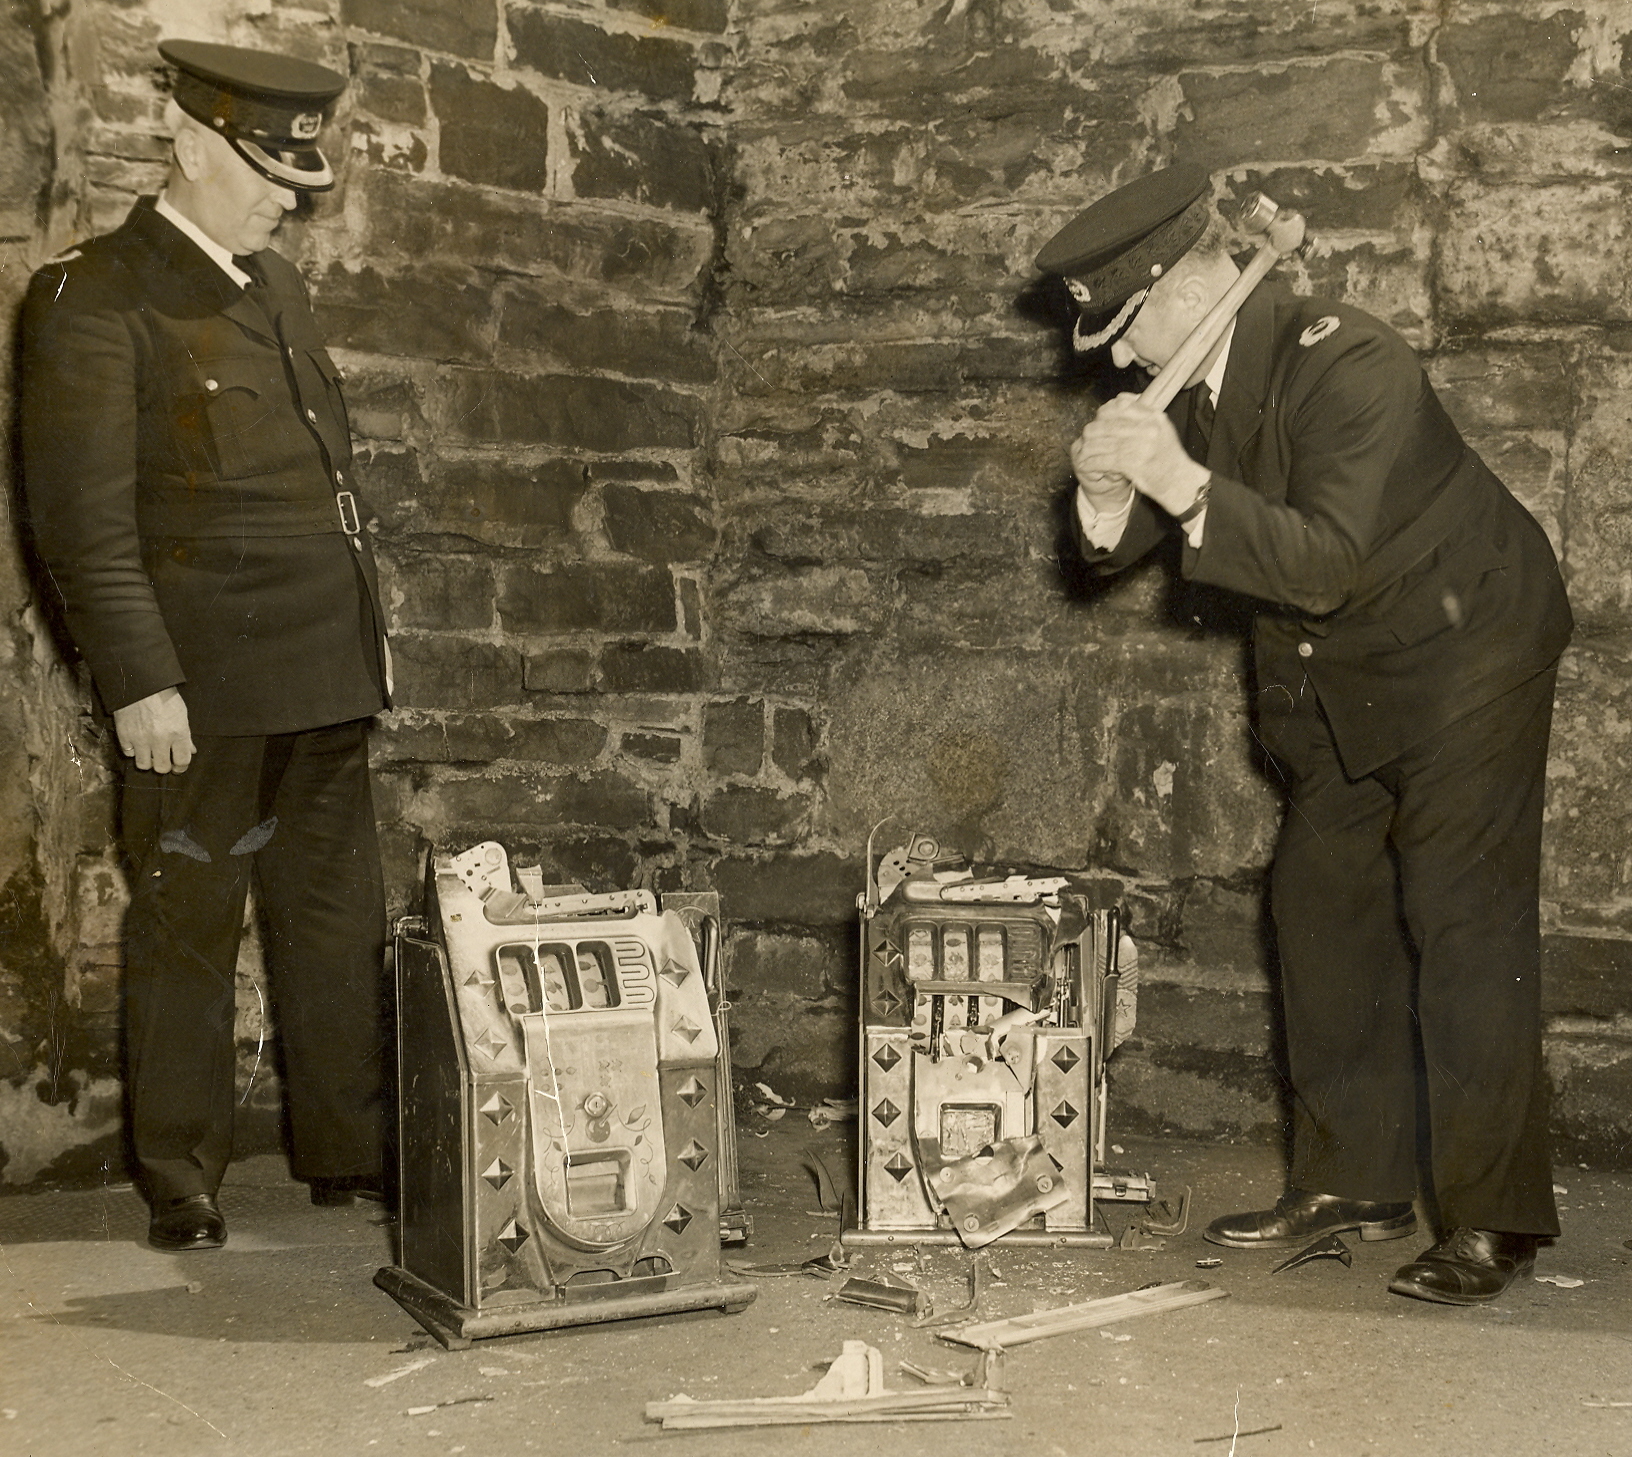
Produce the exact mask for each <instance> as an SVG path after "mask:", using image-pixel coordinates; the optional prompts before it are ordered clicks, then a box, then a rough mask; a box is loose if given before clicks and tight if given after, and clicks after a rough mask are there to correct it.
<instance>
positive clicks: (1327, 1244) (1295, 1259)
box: [1269, 1234, 1354, 1275]
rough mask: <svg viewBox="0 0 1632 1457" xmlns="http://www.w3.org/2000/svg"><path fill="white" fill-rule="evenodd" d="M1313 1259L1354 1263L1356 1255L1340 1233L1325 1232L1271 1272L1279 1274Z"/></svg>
mask: <svg viewBox="0 0 1632 1457" xmlns="http://www.w3.org/2000/svg"><path fill="white" fill-rule="evenodd" d="M1311 1260H1342V1261H1343V1263H1344V1264H1345V1265H1352V1264H1353V1263H1354V1256H1353V1255H1352V1254H1351V1253H1350V1252H1349V1247H1348V1246H1347V1245H1346V1244H1344V1243H1343V1236H1342V1235H1339V1234H1323V1235H1322V1236H1321V1237H1320V1238H1319V1239H1317V1240H1315V1241H1314V1242H1313V1243H1312V1244H1307V1245H1305V1246H1304V1247H1303V1248H1302V1249H1301V1250H1299V1251H1298V1252H1297V1254H1295V1255H1289V1256H1288V1257H1287V1258H1286V1259H1284V1260H1282V1261H1281V1263H1280V1264H1278V1265H1277V1266H1276V1267H1275V1268H1274V1269H1273V1270H1271V1271H1270V1272H1269V1273H1270V1274H1271V1275H1279V1274H1280V1273H1281V1271H1282V1270H1293V1269H1296V1268H1297V1267H1298V1266H1299V1265H1307V1264H1308V1263H1309V1262H1310V1261H1311Z"/></svg>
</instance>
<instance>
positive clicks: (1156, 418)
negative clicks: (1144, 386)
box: [1071, 395, 1208, 516]
mask: <svg viewBox="0 0 1632 1457" xmlns="http://www.w3.org/2000/svg"><path fill="white" fill-rule="evenodd" d="M1071 468H1072V469H1073V470H1074V471H1075V472H1076V476H1077V483H1078V484H1079V485H1080V486H1081V487H1082V489H1083V492H1084V494H1086V495H1087V496H1088V499H1089V500H1090V501H1092V502H1093V503H1094V505H1095V507H1096V508H1097V509H1099V510H1102V511H1103V510H1107V509H1112V510H1114V509H1116V508H1117V507H1119V506H1121V504H1122V503H1123V502H1124V501H1126V500H1127V486H1126V485H1124V484H1122V482H1124V481H1126V482H1128V483H1131V484H1132V486H1133V488H1134V489H1135V490H1136V491H1138V492H1139V493H1140V494H1141V495H1144V496H1148V497H1150V499H1151V500H1152V501H1154V502H1155V503H1156V504H1157V505H1158V506H1160V507H1162V509H1163V510H1165V511H1170V512H1172V513H1173V514H1174V515H1175V516H1177V515H1178V514H1179V512H1181V511H1183V510H1184V509H1185V508H1186V507H1187V506H1189V504H1190V503H1191V502H1192V501H1194V500H1195V498H1196V493H1197V492H1198V491H1200V490H1201V488H1202V486H1203V485H1204V484H1206V481H1207V478H1208V472H1207V467H1206V466H1204V465H1202V464H1201V463H1200V462H1199V461H1194V460H1191V459H1190V457H1189V456H1188V455H1187V454H1186V453H1185V449H1184V446H1183V445H1181V444H1180V443H1179V433H1178V431H1177V430H1175V429H1174V428H1173V422H1172V421H1171V420H1169V419H1168V418H1167V416H1166V415H1164V414H1162V413H1161V411H1159V410H1152V409H1151V408H1150V407H1149V406H1148V405H1146V404H1144V403H1143V402H1142V401H1141V399H1140V397H1139V396H1138V395H1118V396H1117V397H1116V398H1115V399H1114V400H1111V401H1109V402H1107V403H1106V404H1105V405H1103V406H1102V407H1101V408H1100V411H1099V413H1098V414H1097V415H1096V416H1094V418H1093V419H1092V420H1090V421H1089V422H1088V423H1087V424H1086V425H1084V426H1083V427H1082V434H1080V435H1079V436H1078V437H1077V438H1076V440H1075V441H1074V442H1073V443H1072V446H1071ZM1105 477H1110V478H1111V480H1109V481H1106V480H1104V478H1105ZM1090 482H1094V484H1090ZM1101 496H1103V497H1104V499H1105V502H1106V504H1104V505H1102V504H1101V502H1100V497H1101Z"/></svg>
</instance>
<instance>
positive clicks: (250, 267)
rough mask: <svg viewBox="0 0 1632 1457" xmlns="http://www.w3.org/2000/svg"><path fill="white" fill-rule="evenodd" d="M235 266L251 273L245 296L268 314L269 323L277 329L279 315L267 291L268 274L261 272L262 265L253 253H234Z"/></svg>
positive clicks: (245, 288) (263, 312)
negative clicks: (277, 315) (276, 313)
mask: <svg viewBox="0 0 1632 1457" xmlns="http://www.w3.org/2000/svg"><path fill="white" fill-rule="evenodd" d="M232 262H233V266H234V267H236V268H239V269H241V270H242V271H243V272H245V273H247V274H248V275H249V282H248V283H246V284H245V285H244V297H245V298H247V299H248V300H249V301H250V302H251V303H252V304H254V305H255V306H256V307H257V308H258V309H260V311H261V313H262V314H264V315H265V316H266V321H267V323H269V324H271V325H272V327H273V330H274V331H276V329H277V323H278V321H277V317H276V315H275V313H274V312H273V308H272V300H271V298H270V296H269V295H268V294H267V291H266V275H265V274H263V273H262V272H261V265H260V264H259V263H257V262H256V261H255V255H254V254H252V253H241V254H234V255H233V259H232Z"/></svg>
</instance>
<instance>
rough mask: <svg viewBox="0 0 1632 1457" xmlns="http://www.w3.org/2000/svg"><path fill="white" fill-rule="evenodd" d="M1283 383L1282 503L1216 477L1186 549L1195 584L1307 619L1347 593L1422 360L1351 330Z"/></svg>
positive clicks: (1375, 526) (1387, 479) (1381, 498)
mask: <svg viewBox="0 0 1632 1457" xmlns="http://www.w3.org/2000/svg"><path fill="white" fill-rule="evenodd" d="M1319 347H1320V348H1321V350H1322V351H1323V354H1321V355H1313V354H1312V355H1311V356H1310V357H1309V359H1307V360H1306V361H1303V362H1302V365H1301V368H1300V369H1299V370H1298V371H1297V373H1296V374H1295V375H1294V376H1293V377H1292V379H1291V380H1290V381H1289V383H1288V386H1287V399H1286V401H1285V403H1284V404H1283V406H1282V408H1283V409H1285V410H1287V411H1289V412H1290V413H1289V414H1288V416H1287V419H1288V426H1289V434H1290V437H1291V457H1290V466H1289V472H1288V477H1287V486H1286V497H1285V500H1284V501H1280V500H1272V499H1270V498H1269V497H1268V496H1265V495H1262V494H1260V493H1259V492H1257V491H1255V490H1252V489H1250V488H1249V487H1248V486H1247V485H1244V484H1242V483H1241V482H1240V481H1235V480H1231V479H1229V478H1228V477H1224V476H1221V475H1218V474H1217V473H1215V475H1214V477H1213V481H1212V489H1211V494H1210V496H1209V498H1208V503H1207V529H1206V532H1205V534H1204V536H1203V539H1202V542H1201V545H1200V547H1199V548H1192V549H1190V550H1187V551H1186V552H1185V563H1184V570H1185V572H1186V574H1187V575H1188V576H1190V577H1191V578H1193V579H1194V580H1196V581H1200V582H1206V583H1208V584H1210V585H1212V586H1216V587H1227V588H1230V589H1231V590H1233V591H1236V592H1242V593H1245V594H1247V595H1248V596H1251V597H1257V598H1259V599H1260V600H1262V601H1266V602H1278V603H1282V604H1285V605H1288V606H1291V607H1295V608H1298V609H1300V610H1301V611H1304V612H1308V613H1312V614H1315V615H1317V616H1318V615H1324V614H1325V613H1328V612H1335V611H1336V610H1337V609H1338V608H1339V607H1341V606H1342V605H1343V604H1344V603H1345V602H1346V601H1347V600H1348V599H1349V597H1350V596H1351V595H1352V594H1353V592H1354V591H1355V588H1356V587H1357V586H1358V584H1359V581H1360V568H1361V564H1362V563H1363V562H1364V561H1365V559H1366V556H1367V555H1368V554H1369V553H1370V551H1371V550H1372V549H1373V548H1374V547H1375V546H1376V545H1377V543H1378V539H1379V535H1380V532H1381V527H1382V524H1383V522H1384V521H1385V520H1386V519H1387V514H1386V512H1385V507H1387V506H1388V504H1389V503H1388V502H1387V501H1386V499H1385V497H1386V495H1387V492H1388V491H1389V489H1390V486H1391V483H1392V481H1393V479H1394V473H1395V466H1396V463H1397V460H1398V457H1399V454H1400V451H1401V449H1402V447H1404V446H1405V445H1406V443H1407V441H1408V440H1409V439H1410V436H1411V430H1412V427H1413V421H1414V411H1415V409H1416V404H1417V401H1418V398H1419V396H1420V393H1421V379H1422V374H1421V368H1420V366H1419V365H1418V364H1417V362H1416V357H1415V356H1414V355H1413V354H1412V353H1411V351H1410V348H1409V346H1407V345H1406V344H1405V342H1404V341H1403V340H1396V339H1392V338H1390V337H1389V336H1386V335H1382V334H1377V333H1370V332H1362V331H1360V330H1358V329H1352V330H1350V331H1349V332H1348V335H1347V337H1346V338H1344V339H1342V340H1341V341H1340V340H1339V339H1338V338H1336V337H1334V338H1333V339H1332V340H1330V341H1328V342H1326V343H1323V344H1322V345H1320V346H1319Z"/></svg>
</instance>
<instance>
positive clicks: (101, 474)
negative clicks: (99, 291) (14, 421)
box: [20, 265, 185, 710]
mask: <svg viewBox="0 0 1632 1457" xmlns="http://www.w3.org/2000/svg"><path fill="white" fill-rule="evenodd" d="M75 285H76V279H75V277H74V274H73V273H72V272H71V271H70V270H69V269H68V268H67V267H65V266H64V265H49V266H47V267H46V268H44V269H42V270H41V271H40V272H39V273H37V274H36V275H35V277H34V279H33V281H32V283H31V284H30V286H29V291H28V296H27V298H26V300H25V302H24V306H23V321H22V353H21V378H22V389H21V401H20V427H21V430H20V433H21V441H22V454H23V483H24V493H25V498H26V500H27V504H28V512H29V518H30V524H31V527H32V531H33V537H34V544H35V547H36V549H37V550H38V552H39V556H40V560H41V563H42V565H43V567H44V569H45V572H46V573H47V574H48V576H49V578H50V582H51V585H52V586H53V587H54V589H55V590H56V593H57V595H58V596H59V598H60V599H61V602H62V607H63V616H64V621H65V624H66V626H67V629H68V632H69V634H70V635H71V636H72V637H73V640H74V645H75V646H76V647H77V648H78V649H79V651H80V653H81V654H82V655H83V656H84V658H85V661H86V663H87V664H88V665H89V667H90V670H91V676H92V678H93V679H94V681H95V683H96V687H97V692H98V694H99V695H100V697H101V699H102V702H103V705H104V706H105V707H107V708H108V709H110V710H112V709H116V708H122V707H124V706H125V705H126V704H130V703H134V702H136V701H137V700H139V699H142V698H145V697H147V696H148V695H149V694H152V693H156V692H158V691H159V689H161V688H168V687H174V686H176V685H177V684H180V683H181V682H182V681H183V680H184V676H185V675H184V674H183V673H182V670H181V664H180V662H179V661H178V660H177V657H176V651H175V647H174V644H173V643H172V642H171V640H170V635H169V633H168V632H167V631H166V630H165V625H164V619H163V618H162V616H161V615H160V613H159V607H158V603H157V601H156V600H155V597H154V593H153V585H152V582H151V580H150V578H149V576H148V574H147V571H146V570H145V568H144V567H143V565H142V558H141V546H140V542H139V539H138V535H137V526H136V472H137V415H138V398H137V396H138V388H139V380H138V368H137V348H136V342H135V341H134V340H133V338H132V336H131V332H130V329H129V327H128V325H127V323H126V321H125V318H124V316H123V315H122V314H121V313H120V312H119V311H118V310H117V309H115V308H113V307H111V306H109V305H106V304H100V303H99V301H98V300H96V299H95V298H94V297H92V298H89V299H87V298H85V297H83V295H85V294H86V293H93V292H94V290H90V289H87V288H85V287H84V286H83V285H82V286H80V287H76V286H75Z"/></svg>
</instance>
